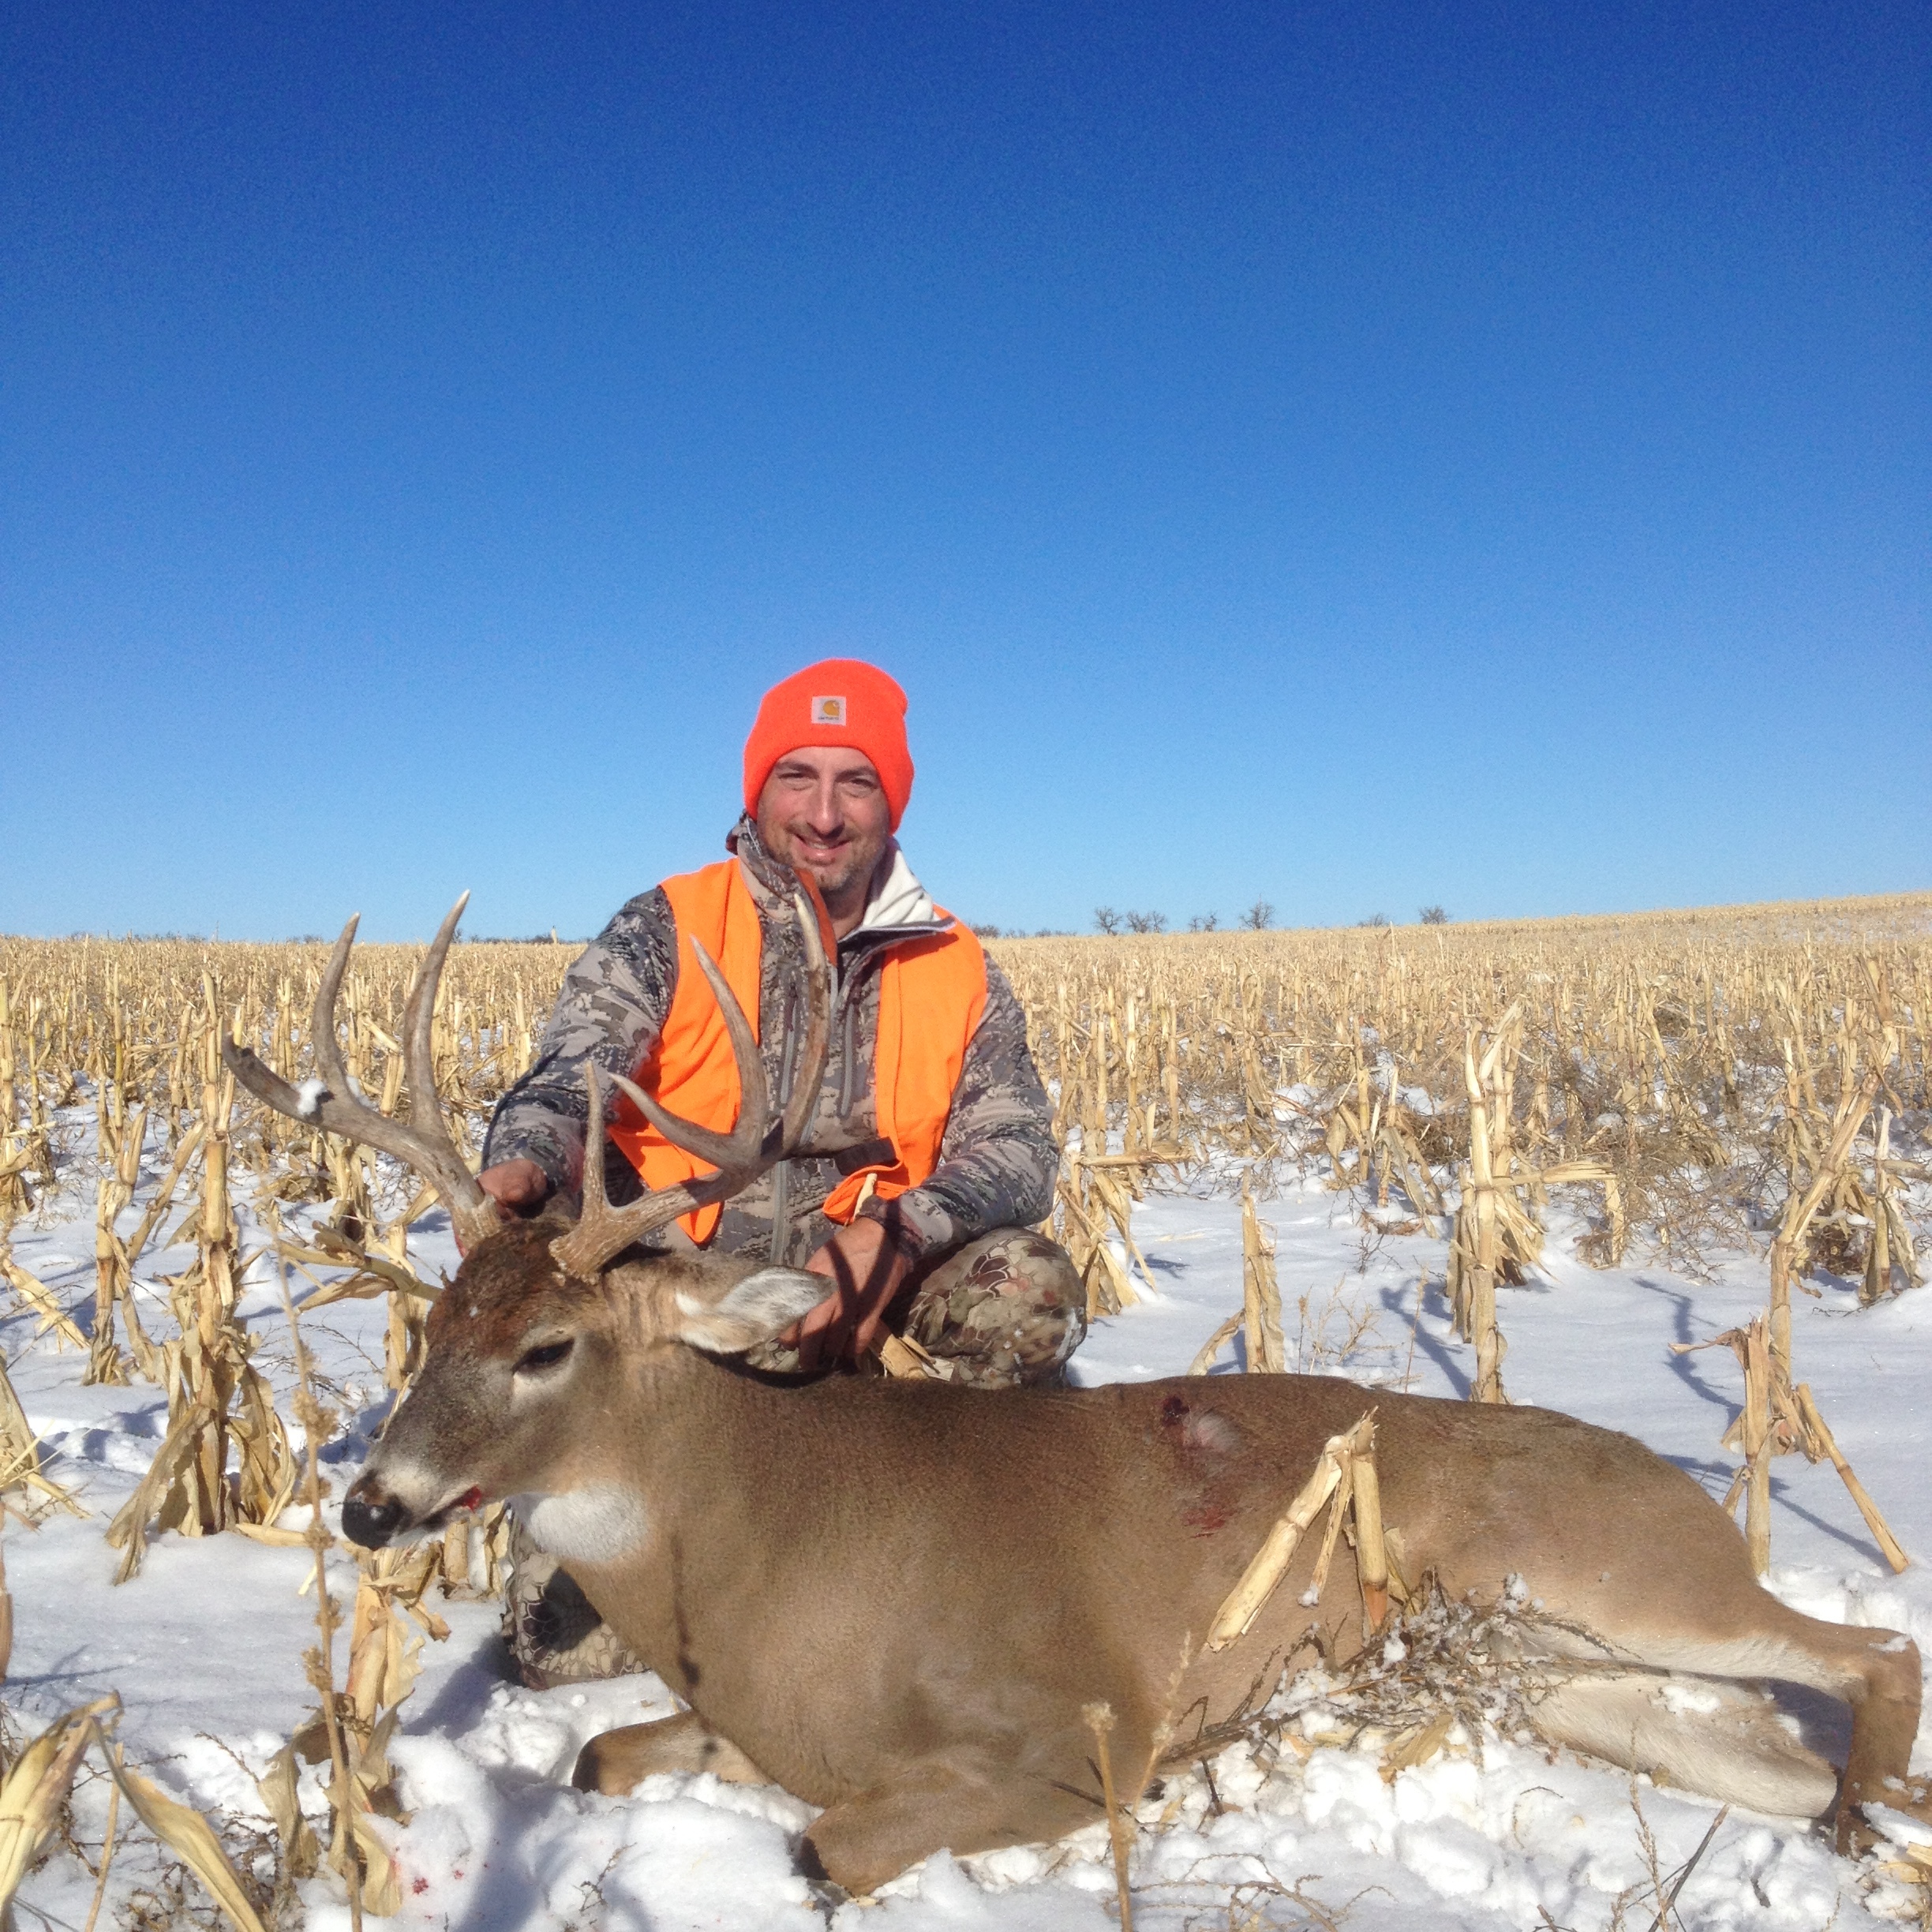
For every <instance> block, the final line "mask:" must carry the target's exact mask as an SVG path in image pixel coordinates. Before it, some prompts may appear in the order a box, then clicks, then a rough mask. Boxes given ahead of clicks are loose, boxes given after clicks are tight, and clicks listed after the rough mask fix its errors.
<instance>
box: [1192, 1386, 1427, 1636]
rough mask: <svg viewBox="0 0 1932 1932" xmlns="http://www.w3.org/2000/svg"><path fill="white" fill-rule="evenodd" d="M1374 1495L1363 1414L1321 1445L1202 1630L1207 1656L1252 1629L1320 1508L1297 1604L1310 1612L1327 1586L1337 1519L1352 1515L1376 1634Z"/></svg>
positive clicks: (1384, 1558)
mask: <svg viewBox="0 0 1932 1932" xmlns="http://www.w3.org/2000/svg"><path fill="white" fill-rule="evenodd" d="M1364 1472H1366V1473H1364ZM1381 1493H1382V1492H1381V1487H1380V1481H1378V1479H1377V1477H1376V1473H1375V1411H1374V1410H1368V1412H1367V1413H1365V1415H1363V1416H1362V1417H1361V1420H1360V1421H1357V1423H1356V1424H1355V1425H1354V1428H1350V1429H1347V1430H1345V1431H1344V1432H1342V1434H1341V1435H1339V1436H1330V1437H1329V1438H1328V1440H1327V1442H1326V1443H1324V1445H1323V1447H1322V1452H1321V1455H1320V1457H1319V1458H1317V1459H1316V1464H1315V1470H1314V1473H1313V1474H1312V1475H1311V1476H1310V1477H1309V1479H1308V1481H1306V1482H1305V1484H1304V1485H1302V1487H1301V1491H1300V1492H1299V1493H1298V1494H1297V1496H1296V1497H1295V1499H1294V1501H1293V1502H1292V1503H1290V1504H1289V1506H1288V1507H1287V1509H1286V1511H1284V1512H1283V1513H1282V1516H1281V1517H1280V1518H1279V1521H1277V1522H1276V1523H1275V1526H1274V1528H1273V1529H1271V1530H1270V1531H1269V1532H1268V1533H1267V1537H1266V1539H1265V1540H1264V1542H1263V1543H1262V1545H1261V1547H1260V1549H1259V1550H1258V1551H1256V1553H1255V1555H1254V1557H1253V1559H1252V1561H1251V1562H1250V1563H1249V1565H1248V1567H1247V1568H1246V1569H1245V1571H1242V1573H1241V1580H1240V1582H1237V1584H1236V1585H1235V1586H1234V1589H1231V1590H1230V1591H1229V1592H1228V1594H1227V1597H1226V1600H1225V1601H1223V1602H1222V1605H1221V1608H1219V1610H1217V1611H1216V1612H1215V1618H1214V1621H1213V1623H1211V1624H1210V1625H1209V1626H1208V1630H1207V1649H1210V1650H1225V1649H1227V1648H1228V1646H1230V1644H1233V1643H1234V1642H1236V1641H1237V1640H1238V1639H1239V1638H1242V1637H1244V1636H1245V1635H1246V1634H1247V1633H1248V1632H1249V1630H1250V1629H1251V1628H1252V1627H1253V1624H1254V1620H1255V1619H1256V1617H1258V1616H1260V1614H1261V1612H1262V1610H1263V1608H1264V1607H1265V1605H1266V1604H1267V1601H1268V1599H1269V1598H1270V1597H1272V1596H1273V1595H1274V1593H1275V1589H1276V1588H1277V1586H1279V1584H1280V1582H1281V1580H1282V1578H1283V1577H1284V1576H1286V1574H1287V1573H1288V1566H1289V1564H1290V1563H1292V1562H1293V1561H1294V1553H1295V1551H1296V1549H1297V1548H1298V1547H1299V1546H1300V1544H1301V1538H1302V1537H1303V1536H1304V1535H1305V1533H1307V1531H1308V1529H1309V1527H1310V1526H1311V1525H1312V1523H1313V1522H1314V1521H1315V1519H1316V1517H1318V1516H1319V1515H1320V1514H1321V1513H1322V1511H1323V1509H1324V1507H1327V1509H1328V1511H1329V1516H1328V1528H1327V1534H1326V1535H1325V1537H1324V1539H1323V1542H1322V1549H1321V1554H1320V1557H1319V1558H1318V1559H1316V1565H1315V1574H1314V1576H1313V1577H1312V1579H1311V1580H1310V1582H1309V1589H1308V1590H1307V1592H1306V1593H1305V1594H1304V1596H1303V1597H1302V1599H1301V1601H1302V1602H1303V1603H1305V1604H1309V1606H1311V1607H1312V1605H1313V1604H1315V1603H1316V1602H1317V1601H1320V1597H1321V1593H1322V1591H1323V1589H1324V1588H1325V1587H1326V1586H1327V1580H1328V1565H1329V1563H1330V1560H1331V1558H1332V1557H1333V1556H1334V1554H1335V1543H1336V1540H1337V1538H1338V1537H1339V1535H1340V1533H1341V1529H1342V1518H1343V1515H1345V1514H1346V1513H1348V1512H1350V1511H1353V1513H1354V1518H1355V1548H1356V1563H1357V1575H1358V1580H1359V1582H1360V1583H1361V1593H1362V1605H1363V1614H1364V1617H1365V1620H1366V1622H1367V1623H1368V1626H1369V1627H1370V1629H1371V1631H1372V1630H1374V1629H1376V1628H1379V1627H1380V1625H1381V1623H1382V1622H1383V1619H1384V1618H1386V1617H1387V1614H1388V1597H1389V1582H1390V1578H1389V1560H1388V1549H1387V1540H1386V1538H1385V1537H1384V1535H1383V1526H1382V1502H1381Z"/></svg>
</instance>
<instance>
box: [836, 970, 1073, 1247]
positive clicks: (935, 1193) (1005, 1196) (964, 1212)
mask: <svg viewBox="0 0 1932 1932" xmlns="http://www.w3.org/2000/svg"><path fill="white" fill-rule="evenodd" d="M1059 1169H1060V1148H1059V1144H1058V1142H1057V1141H1056V1140H1054V1133H1053V1107H1052V1104H1051V1103H1050V1102H1049V1101H1048V1099H1047V1090H1046V1088H1044V1087H1043V1085H1042V1084H1040V1076H1039V1072H1038V1071H1037V1069H1035V1066H1034V1065H1033V1055H1032V1052H1031V1051H1030V1050H1029V1049H1028V1046H1027V1031H1026V1015H1025V1013H1024V1012H1023V1011H1022V1010H1021V1009H1020V1002H1019V1001H1018V999H1017V998H1015V996H1014V994H1013V987H1012V986H1011V985H1010V984H1009V983H1008V981H1007V978H1006V975H1005V974H1004V973H1003V972H1001V971H1000V969H999V968H998V967H997V966H996V965H994V963H993V962H992V960H990V959H989V960H987V1002H986V1011H985V1013H983V1015H982V1016H981V1018H980V1021H979V1031H978V1032H976V1033H975V1034H974V1035H973V1036H972V1041H971V1043H969V1044H968V1047H967V1049H966V1059H965V1063H964V1065H962V1066H961V1067H960V1076H959V1084H958V1086H957V1087H956V1088H954V1089H953V1110H952V1113H951V1114H950V1115H949V1117H948V1118H947V1121H946V1129H945V1139H944V1140H942V1142H941V1144H940V1148H939V1165H938V1166H937V1167H935V1168H934V1170H933V1171H932V1174H931V1175H930V1177H929V1178H927V1181H925V1182H924V1184H923V1185H921V1186H919V1187H916V1188H913V1189H910V1190H909V1191H908V1192H907V1193H904V1194H902V1195H900V1196H899V1197H898V1198H897V1200H893V1201H891V1202H886V1203H882V1204H880V1207H879V1208H878V1211H877V1215H876V1218H877V1219H881V1220H882V1221H884V1222H886V1225H887V1226H889V1227H890V1228H892V1229H893V1233H894V1236H895V1238H896V1239H897V1242H898V1245H899V1246H900V1248H901V1249H902V1250H904V1252H906V1253H907V1254H908V1255H909V1256H912V1257H914V1258H915V1259H916V1258H917V1256H919V1255H921V1254H923V1253H925V1252H927V1251H928V1250H929V1249H936V1248H938V1249H949V1248H957V1247H960V1246H962V1245H964V1243H966V1242H968V1241H975V1240H977V1239H978V1238H979V1236H980V1235H982V1234H990V1233H991V1232H992V1230H994V1228H1002V1227H1024V1226H1028V1225H1029V1224H1030V1223H1032V1222H1037V1221H1043V1220H1044V1219H1046V1217H1047V1211H1048V1210H1049V1209H1050V1207H1052V1205H1053V1190H1054V1176H1055V1175H1056V1174H1058V1172H1059ZM873 1212H874V1210H873V1209H871V1208H870V1207H868V1208H867V1213H868V1214H871V1213H873Z"/></svg>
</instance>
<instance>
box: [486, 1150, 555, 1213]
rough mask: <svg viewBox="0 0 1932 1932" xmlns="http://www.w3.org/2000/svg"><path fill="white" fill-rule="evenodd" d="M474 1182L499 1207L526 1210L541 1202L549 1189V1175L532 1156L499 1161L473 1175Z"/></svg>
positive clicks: (535, 1206)
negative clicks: (475, 1177) (475, 1175)
mask: <svg viewBox="0 0 1932 1932" xmlns="http://www.w3.org/2000/svg"><path fill="white" fill-rule="evenodd" d="M477 1186H478V1187H480V1188H481V1189H482V1190H483V1192H484V1193H485V1194H487V1195H488V1196H489V1197H490V1199H491V1200H493V1201H494V1202H495V1203H496V1205H497V1206H498V1207H504V1208H507V1209H508V1210H509V1211H510V1212H511V1213H512V1214H527V1213H528V1212H530V1211H531V1210H532V1209H534V1208H537V1207H541V1206H542V1205H543V1204H544V1201H545V1198H546V1197H547V1196H548V1195H549V1192H550V1177H549V1175H548V1174H545V1172H544V1170H542V1169H541V1167H539V1166H537V1163H535V1162H534V1160H507V1161H499V1162H498V1163H496V1166H494V1167H485V1169H484V1170H483V1171H482V1172H481V1174H478V1175H477Z"/></svg>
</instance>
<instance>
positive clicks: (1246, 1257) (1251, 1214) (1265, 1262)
mask: <svg viewBox="0 0 1932 1932" xmlns="http://www.w3.org/2000/svg"><path fill="white" fill-rule="evenodd" d="M1241 1324H1242V1327H1243V1328H1244V1329H1245V1334H1246V1341H1247V1345H1248V1366H1249V1369H1250V1370H1260V1371H1261V1372H1264V1373H1266V1374H1269V1375H1280V1374H1281V1373H1282V1372H1283V1371H1285V1370H1286V1368H1287V1366H1288V1350H1287V1346H1286V1343H1285V1342H1283V1341H1282V1308H1281V1289H1280V1287H1279V1285H1278V1284H1277V1282H1276V1281H1275V1243H1274V1241H1273V1238H1272V1237H1271V1235H1270V1234H1268V1233H1267V1232H1266V1231H1265V1230H1264V1229H1263V1227H1262V1226H1261V1220H1260V1216H1259V1215H1257V1214H1256V1212H1255V1203H1254V1190H1253V1189H1252V1185H1250V1182H1249V1177H1248V1176H1247V1175H1246V1174H1243V1175H1242V1176H1241Z"/></svg>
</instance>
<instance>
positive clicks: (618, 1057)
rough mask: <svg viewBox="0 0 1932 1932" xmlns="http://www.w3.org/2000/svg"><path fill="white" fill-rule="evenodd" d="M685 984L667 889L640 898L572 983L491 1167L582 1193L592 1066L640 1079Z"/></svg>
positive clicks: (491, 1141) (501, 1121)
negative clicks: (520, 1170) (509, 1164)
mask: <svg viewBox="0 0 1932 1932" xmlns="http://www.w3.org/2000/svg"><path fill="white" fill-rule="evenodd" d="M676 987H677V925H676V920H675V919H674V918H673V917H672V912H671V903H670V901H669V900H668V899H666V898H665V895H664V893H663V890H662V889H661V888H659V887H657V886H653V887H652V889H650V891H649V892H647V893H639V894H638V897H636V898H635V899H633V900H631V902H630V904H627V906H625V907H624V908H623V909H622V910H621V911H620V912H619V913H618V914H617V915H616V918H614V919H612V921H611V923H609V924H608V926H606V927H605V928H604V930H603V931H602V932H601V933H600V934H598V935H597V938H595V939H593V941H592V942H590V945H588V946H587V947H586V948H585V949H584V952H583V953H582V957H580V958H579V959H578V960H577V962H576V964H575V965H573V966H572V967H571V969H570V971H569V972H567V973H566V974H565V975H564V988H563V990H562V991H561V992H560V993H559V994H557V1003H556V1011H555V1012H553V1013H552V1014H551V1016H550V1023H549V1025H548V1026H546V1027H545V1028H544V1032H543V1038H542V1039H541V1040H540V1041H539V1042H538V1043H537V1058H535V1060H534V1061H532V1062H531V1064H530V1071H529V1072H528V1073H526V1074H525V1075H524V1076H523V1077H522V1079H521V1080H519V1081H518V1082H517V1084H515V1086H514V1087H512V1088H511V1089H510V1091H508V1092H507V1093H506V1094H505V1095H504V1097H503V1098H502V1099H500V1101H498V1102H497V1103H496V1113H495V1114H494V1116H493V1117H492V1119H491V1121H490V1129H489V1138H488V1139H487V1140H485V1143H484V1146H483V1164H484V1165H485V1166H486V1167H489V1166H495V1165H496V1163H497V1162H499V1161H506V1160H516V1159H523V1160H534V1162H535V1163H537V1166H539V1167H541V1169H542V1170H544V1172H545V1174H548V1175H549V1177H550V1183H551V1185H552V1187H554V1188H556V1189H559V1190H560V1191H562V1192H564V1193H576V1192H577V1190H578V1185H579V1183H580V1181H581V1178H582V1172H583V1148H584V1129H585V1126H586V1122H587V1120H588V1118H589V1102H588V1100H587V1099H586V1095H585V1092H584V1063H585V1061H586V1060H589V1061H594V1062H595V1063H596V1064H597V1065H598V1066H599V1067H601V1068H602V1069H604V1070H605V1072H606V1073H624V1074H630V1073H635V1072H636V1070H637V1065H638V1061H640V1060H642V1058H644V1056H645V1055H646V1054H647V1053H649V1052H650V1049H651V1047H652V1046H653V1044H654V1043H656V1040H657V1032H658V1029H659V1028H661V1026H662V1025H663V1024H664V1018H665V1014H666V1013H668V1012H669V1011H670V1010H671V995H672V993H673V992H674V991H675V990H676Z"/></svg>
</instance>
